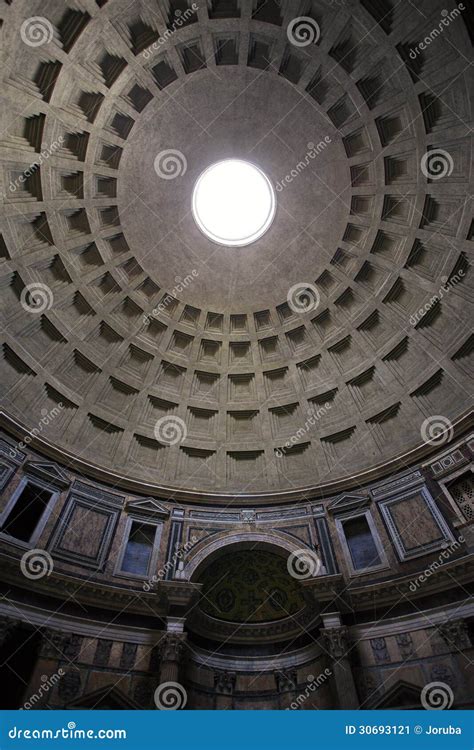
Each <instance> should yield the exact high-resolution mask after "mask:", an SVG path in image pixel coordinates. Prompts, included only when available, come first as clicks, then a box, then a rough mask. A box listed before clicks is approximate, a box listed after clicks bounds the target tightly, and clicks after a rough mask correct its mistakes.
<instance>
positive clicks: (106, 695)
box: [68, 685, 142, 710]
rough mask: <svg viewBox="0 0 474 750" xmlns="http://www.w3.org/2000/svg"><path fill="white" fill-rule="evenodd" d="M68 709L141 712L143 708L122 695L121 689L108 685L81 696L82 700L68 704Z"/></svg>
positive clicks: (78, 699) (77, 699)
mask: <svg viewBox="0 0 474 750" xmlns="http://www.w3.org/2000/svg"><path fill="white" fill-rule="evenodd" d="M68 708H90V709H92V708H93V709H102V710H114V709H132V710H139V709H141V708H142V706H139V705H138V704H137V703H135V701H133V700H132V699H131V698H129V697H128V696H126V695H125V693H122V691H121V690H119V688H117V687H114V686H113V685H106V686H105V687H103V688H99V690H94V691H93V692H92V693H87V694H86V695H81V697H80V698H76V700H73V701H71V702H70V703H68Z"/></svg>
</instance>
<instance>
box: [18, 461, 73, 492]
mask: <svg viewBox="0 0 474 750" xmlns="http://www.w3.org/2000/svg"><path fill="white" fill-rule="evenodd" d="M24 472H25V474H28V475H30V476H34V477H38V479H42V480H43V481H44V482H46V483H47V484H52V485H54V487H57V488H59V489H66V487H69V485H70V484H71V480H70V479H69V477H68V476H67V474H66V473H65V472H64V471H63V470H62V469H61V468H60V467H59V466H57V464H54V463H52V462H51V461H27V462H26V464H25V467H24Z"/></svg>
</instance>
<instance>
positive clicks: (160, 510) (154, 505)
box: [126, 497, 170, 518]
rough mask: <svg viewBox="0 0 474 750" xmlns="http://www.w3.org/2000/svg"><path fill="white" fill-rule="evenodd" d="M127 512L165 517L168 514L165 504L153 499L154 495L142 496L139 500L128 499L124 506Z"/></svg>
mask: <svg viewBox="0 0 474 750" xmlns="http://www.w3.org/2000/svg"><path fill="white" fill-rule="evenodd" d="M126 510H127V512H129V513H130V512H133V513H143V514H145V515H147V516H155V517H158V518H167V517H168V516H169V514H170V511H169V509H168V508H166V506H165V505H163V504H162V503H160V502H159V500H155V498H154V497H144V498H143V499H141V500H130V502H128V503H127V507H126Z"/></svg>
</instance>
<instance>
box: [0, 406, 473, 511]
mask: <svg viewBox="0 0 474 750" xmlns="http://www.w3.org/2000/svg"><path fill="white" fill-rule="evenodd" d="M0 427H2V428H3V429H4V430H5V431H6V432H7V433H8V434H10V435H12V436H13V437H15V438H18V439H20V440H21V439H22V437H24V436H25V434H29V430H28V428H27V427H26V425H24V424H22V423H21V422H19V421H18V420H17V419H15V418H14V417H12V416H10V415H9V414H7V412H5V411H4V410H0ZM471 427H472V412H471V411H469V412H468V413H466V414H465V415H464V416H463V417H461V418H460V419H458V420H457V421H456V422H454V423H453V434H454V438H456V439H457V438H460V437H461V436H462V435H463V434H464V433H465V432H466V431H467V430H469V429H470V428H471ZM30 445H31V447H32V448H33V449H34V450H37V451H39V452H40V453H41V454H42V455H43V456H46V457H48V458H50V459H52V460H54V461H57V462H58V463H59V464H61V465H62V466H63V467H67V468H68V469H69V470H72V471H77V472H80V473H81V474H82V475H83V476H87V477H89V478H90V479H92V480H95V481H99V482H104V483H105V484H106V485H109V486H112V487H114V488H120V489H121V490H126V491H129V492H132V493H139V494H141V495H145V496H150V495H152V496H156V497H160V498H162V499H164V500H168V501H175V502H176V503H179V502H187V503H190V504H197V505H207V506H209V505H225V506H228V505H232V504H235V503H236V502H238V504H239V506H267V505H277V504H279V503H281V504H285V503H294V502H295V501H301V502H304V501H308V500H311V501H315V500H317V499H320V498H323V497H332V496H334V495H336V494H341V493H344V492H346V491H350V490H351V488H353V487H355V486H356V487H358V488H360V487H362V486H364V485H367V484H369V483H371V482H376V481H377V480H381V479H383V478H384V477H385V476H387V475H388V474H390V473H394V472H396V471H399V470H400V469H407V468H409V467H410V466H411V465H413V464H415V463H417V462H420V461H421V460H422V459H425V460H426V459H427V457H428V456H430V455H436V448H434V447H433V446H432V445H430V444H429V443H426V444H425V443H424V444H422V445H419V446H418V447H416V448H413V449H412V450H410V451H407V452H406V453H404V454H402V455H401V456H398V457H397V458H393V459H390V460H388V461H385V462H383V463H381V464H378V465H377V466H374V467H373V468H371V469H370V470H367V471H363V472H359V473H357V474H354V475H352V476H351V477H347V478H344V479H339V480H337V481H334V482H323V483H321V484H318V485H307V486H305V487H301V488H297V489H292V490H275V491H270V492H255V493H225V492H213V491H202V492H201V491H197V490H192V491H191V490H186V489H180V488H176V487H171V486H167V485H161V484H155V483H150V482H144V481H141V480H138V479H134V478H132V477H127V476H125V475H123V474H118V473H116V472H113V471H109V470H108V469H105V468H102V467H100V466H97V465H96V464H93V463H91V462H89V461H86V460H84V459H82V458H80V457H78V456H77V455H75V454H73V453H70V452H69V451H66V450H64V449H62V448H60V447H59V446H57V445H55V444H53V443H51V442H50V441H48V440H45V439H44V438H42V437H41V436H33V437H32V439H31V443H30Z"/></svg>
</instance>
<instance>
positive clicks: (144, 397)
mask: <svg viewBox="0 0 474 750" xmlns="http://www.w3.org/2000/svg"><path fill="white" fill-rule="evenodd" d="M297 5H298V6H299V5H300V4H299V3H279V2H278V3H277V2H271V1H270V0H269V1H268V2H267V3H265V4H264V5H263V6H262V4H259V3H252V2H250V0H244V1H242V2H239V3H237V2H219V1H217V2H211V3H207V4H204V5H203V7H199V9H198V10H197V11H196V12H195V11H193V9H192V8H191V7H189V8H188V9H186V3H181V2H168V3H161V2H156V3H154V2H134V3H132V4H130V3H129V2H126V1H125V0H123V1H122V0H108V2H93V1H92V0H84V1H82V2H79V1H78V2H72V1H71V2H66V3H64V2H53V1H52V0H49V1H47V2H41V3H40V2H36V1H34V2H32V1H30V2H28V3H26V2H22V1H18V2H15V3H14V4H12V5H11V6H10V7H9V8H8V9H7V11H6V12H5V28H4V32H5V33H4V42H5V43H4V45H3V53H2V55H3V59H2V73H1V76H2V90H3V94H2V100H3V101H2V104H3V105H4V106H2V112H1V133H2V135H1V137H0V156H1V169H2V193H3V196H2V202H1V206H0V211H1V237H0V254H1V257H2V260H1V269H2V274H1V276H2V290H3V294H2V318H3V325H2V329H3V337H2V338H3V342H2V350H1V351H2V390H3V403H4V406H5V409H6V411H7V412H8V414H9V415H11V417H12V418H14V419H15V420H16V421H17V422H19V423H21V424H22V425H23V426H24V428H25V430H27V431H33V433H32V434H29V435H28V433H26V437H29V438H30V439H34V440H37V441H38V440H45V441H47V442H48V444H50V445H51V446H56V447H57V449H58V450H64V451H65V452H66V453H67V454H68V455H74V456H76V457H78V458H81V459H83V460H84V461H86V462H88V463H89V464H94V465H96V466H97V467H100V468H101V469H103V470H104V471H105V470H107V471H109V472H112V473H113V474H114V475H119V474H120V475H124V476H125V477H128V478H130V479H143V477H146V481H147V482H148V483H150V484H153V483H155V484H157V485H165V486H167V487H170V488H182V489H186V490H199V491H206V490H209V491H229V492H236V493H248V492H255V493H257V492H259V491H264V490H265V491H268V490H274V491H278V490H287V489H288V490H291V489H294V488H301V487H305V486H309V485H317V484H321V483H324V482H329V481H334V480H337V479H339V478H344V477H348V476H351V477H352V476H354V475H358V474H361V475H364V473H366V472H368V471H370V470H372V469H374V467H377V466H380V465H383V464H384V463H385V462H389V461H392V460H396V459H398V460H401V461H402V462H403V460H404V459H403V457H404V456H405V455H406V454H407V453H409V452H410V451H412V450H415V449H417V448H418V447H420V446H429V445H430V444H436V441H437V439H438V438H439V435H443V434H444V433H445V432H449V431H451V430H454V428H455V425H456V423H457V421H458V420H460V419H461V418H462V417H463V416H464V415H465V414H466V412H467V410H468V408H469V407H470V406H471V405H472V403H471V397H470V393H471V391H472V385H471V380H470V374H471V372H472V342H473V337H472V333H471V325H470V315H469V305H470V303H471V300H472V286H473V285H472V272H471V269H470V263H469V256H470V254H471V252H472V238H473V229H472V226H473V225H472V203H471V200H470V197H469V196H470V192H471V191H470V186H471V185H472V171H471V169H472V168H471V158H470V154H471V143H470V137H471V132H472V130H471V126H470V110H469V95H468V92H469V86H470V84H471V85H472V73H471V70H472V65H471V66H469V59H470V55H471V51H470V40H469V34H468V30H467V25H466V22H465V21H466V19H465V18H463V17H462V14H459V13H458V14H457V15H456V14H454V15H453V12H452V11H451V9H449V13H448V15H446V11H445V10H444V8H445V4H444V5H443V3H441V2H435V3H433V2H432V1H431V0H430V1H428V0H422V2H420V3H418V5H417V8H415V7H411V6H409V7H408V8H407V7H406V4H403V7H402V6H401V5H398V6H394V5H393V4H392V3H388V2H381V3H375V2H371V1H369V0H364V1H362V0H361V1H360V2H359V1H357V2H353V3H351V4H350V6H347V7H345V6H344V7H339V6H337V5H336V4H333V3H326V2H324V1H323V0H320V1H317V2H310V3H302V4H301V7H298V8H296V7H295V6H297ZM261 6H262V7H261ZM303 6H304V7H303ZM385 6H387V8H386V10H385V11H384V10H383V9H384V8H385ZM453 7H454V6H453ZM178 11H179V12H178ZM297 11H298V12H297ZM407 14H410V16H411V19H410V23H409V24H408V23H407V18H406V16H407ZM301 15H305V16H306V17H307V19H309V22H308V23H309V29H310V31H309V37H305V38H302V37H301V36H299V35H298V34H297V31H298V27H297V25H295V23H294V19H295V17H297V16H301ZM460 15H461V17H459V16H460ZM32 16H38V17H39V20H38V19H36V25H34V26H33V25H32V23H31V22H32ZM440 18H444V19H445V20H447V19H448V20H449V23H446V24H445V25H444V26H443V33H442V34H440V35H439V37H438V38H437V39H436V44H432V45H428V46H425V49H424V50H423V49H420V48H419V47H418V46H417V45H418V44H419V40H422V39H423V38H425V37H426V35H427V34H429V33H430V32H431V30H432V28H433V24H434V23H435V22H436V23H437V22H438V21H439V19H440ZM406 28H410V34H411V36H410V37H409V38H408V37H406V31H405V29H406ZM414 30H417V33H414ZM308 40H309V41H308ZM228 158H232V159H241V160H245V161H250V162H251V163H253V164H255V165H256V166H258V167H259V168H260V169H261V170H262V171H263V172H264V174H265V175H267V176H268V178H269V180H270V181H271V183H272V185H273V187H274V189H275V194H276V198H277V209H276V214H275V218H274V221H273V223H272V224H271V226H270V227H269V229H268V231H267V232H266V233H265V234H264V235H263V236H262V237H261V238H260V239H258V240H257V241H256V242H254V243H252V244H250V245H248V246H246V247H242V248H239V249H238V252H236V249H235V248H232V247H224V246H217V245H216V244H215V243H213V242H211V241H210V240H209V239H208V238H206V237H205V236H204V235H203V234H202V232H201V231H200V230H199V228H198V226H197V225H196V223H195V221H194V219H193V216H192V211H191V197H192V191H193V187H194V185H195V183H196V180H197V179H198V177H199V175H201V174H202V173H203V171H204V170H205V169H206V168H207V167H209V166H210V165H211V164H214V163H216V162H218V161H220V160H223V159H228Z"/></svg>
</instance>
